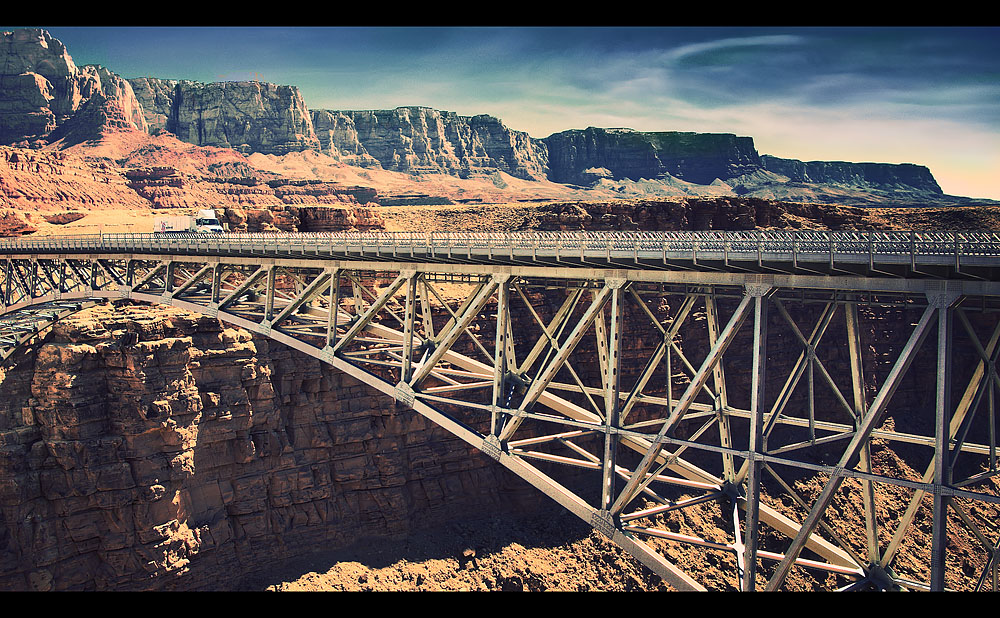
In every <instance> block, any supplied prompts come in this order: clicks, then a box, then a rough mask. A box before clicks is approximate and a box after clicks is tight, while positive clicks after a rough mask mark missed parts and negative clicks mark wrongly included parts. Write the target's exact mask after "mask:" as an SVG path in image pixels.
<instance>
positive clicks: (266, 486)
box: [0, 306, 534, 590]
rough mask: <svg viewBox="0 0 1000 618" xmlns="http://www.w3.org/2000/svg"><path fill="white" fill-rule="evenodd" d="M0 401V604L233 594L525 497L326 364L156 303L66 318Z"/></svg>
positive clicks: (473, 457)
mask: <svg viewBox="0 0 1000 618" xmlns="http://www.w3.org/2000/svg"><path fill="white" fill-rule="evenodd" d="M0 391H2V393H3V397H2V398H0V513H2V518H0V520H2V523H3V525H2V526H0V589H2V590H94V589H99V590H131V589H160V590H169V589H231V588H232V587H233V586H235V585H236V584H237V583H238V581H239V579H240V578H241V577H243V576H245V575H247V574H249V573H251V572H253V571H255V570H259V569H260V568H266V567H267V566H268V565H273V564H275V562H276V561H280V560H282V559H285V558H290V557H293V556H297V555H303V554H308V553H310V552H312V551H315V550H316V549H318V548H322V547H329V548H333V547H337V546H343V545H347V544H350V543H352V542H355V541H358V540H361V539H364V538H367V537H380V538H386V537H399V536H402V535H406V534H408V533H409V532H410V531H411V530H413V529H414V528H419V527H421V526H427V525H428V524H429V523H430V522H432V521H434V520H435V519H439V518H447V516H448V515H449V513H451V514H453V513H455V512H457V511H460V510H466V511H467V512H474V511H477V510H480V511H481V510H483V509H490V510H497V511H503V510H504V509H516V508H517V507H518V505H519V503H520V502H521V497H528V496H531V494H530V493H529V492H531V491H532V490H531V489H530V488H529V487H528V486H527V484H524V483H519V482H516V481H514V480H513V479H512V478H511V477H509V476H508V475H507V474H506V473H505V472H503V469H502V468H501V467H500V466H496V465H495V464H494V463H493V462H492V460H490V459H488V458H486V457H484V456H483V455H481V454H480V453H479V452H478V451H476V450H475V449H474V448H472V447H470V446H467V445H465V443H464V442H461V441H460V440H457V439H456V438H454V437H451V436H450V435H449V434H448V433H447V432H446V431H444V430H443V429H440V428H439V427H437V426H435V425H434V424H433V423H431V422H430V421H427V420H426V419H424V418H423V417H421V416H420V415H418V414H414V413H413V412H412V411H409V410H406V409H403V408H399V407H398V406H396V404H395V403H394V402H393V401H392V400H391V399H388V398H386V397H384V396H381V395H380V394H378V393H377V392H376V391H373V390H372V389H370V388H368V387H366V386H364V385H362V384H360V383H358V382H356V381H354V380H353V379H351V378H349V377H347V376H346V375H344V374H340V373H337V372H335V371H334V370H332V369H331V368H330V367H328V366H327V365H325V364H322V363H320V362H319V361H317V360H315V359H311V358H309V357H306V356H304V355H302V354H300V353H297V352H295V351H292V350H290V349H289V348H285V347H284V346H280V345H276V344H272V343H270V342H269V341H268V340H267V339H261V338H257V337H256V336H251V335H250V334H249V333H247V332H245V331H241V330H239V329H233V328H230V327H227V326H224V325H223V324H221V323H219V322H218V321H217V320H214V319H208V318H202V317H198V316H195V315H191V314H187V313H184V312H180V311H176V310H172V309H170V308H162V307H160V308H149V307H145V308H144V307H138V306H133V307H130V306H125V307H123V308H121V309H117V310H114V309H111V308H95V309H93V310H89V311H86V312H84V313H80V314H77V315H76V316H74V317H72V318H70V319H68V320H66V321H64V322H61V323H60V324H58V325H57V326H56V327H55V328H54V330H53V332H52V333H51V335H50V336H48V337H47V338H45V340H44V341H43V342H41V343H39V344H38V345H36V346H33V347H30V348H28V349H26V350H25V351H24V352H23V354H21V355H20V358H19V360H16V361H15V362H14V363H13V364H10V363H8V364H7V365H5V366H4V368H3V369H0ZM501 494H502V495H503V499H502V500H501V498H500V495H501ZM531 501H534V500H531Z"/></svg>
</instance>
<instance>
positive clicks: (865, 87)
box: [4, 26, 1000, 199]
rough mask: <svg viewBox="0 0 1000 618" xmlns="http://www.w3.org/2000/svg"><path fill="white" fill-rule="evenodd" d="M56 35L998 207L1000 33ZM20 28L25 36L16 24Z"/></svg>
mask: <svg viewBox="0 0 1000 618" xmlns="http://www.w3.org/2000/svg"><path fill="white" fill-rule="evenodd" d="M38 27H43V28H45V29H46V30H48V31H49V32H50V33H51V34H52V36H54V37H55V38H57V39H59V40H61V41H62V42H63V43H64V44H65V45H66V46H67V48H68V49H69V53H70V54H71V55H72V56H73V59H74V61H75V62H76V63H77V64H80V65H83V64H102V65H104V66H105V67H107V68H108V69H110V70H112V71H114V72H115V73H118V74H119V75H122V76H124V77H140V76H153V77H162V78H173V79H191V80H196V81H203V82H212V81H225V80H245V79H259V80H262V81H267V82H273V83H278V84H288V85H294V86H298V87H299V88H300V90H301V92H302V94H303V97H304V98H305V101H306V104H307V105H308V106H309V107H310V108H312V109H386V108H392V107H396V106H401V105H424V106H428V107H433V108H436V109H442V110H448V111H453V112H457V113H459V114H462V115H474V114H490V115H493V116H497V117H499V118H501V119H502V120H503V121H504V124H506V125H507V126H509V127H511V128H513V129H518V130H522V131H527V132H528V133H529V134H530V135H532V136H533V137H546V136H548V135H550V134H551V133H554V132H557V131H562V130H565V129H574V128H585V127H588V126H598V127H630V128H633V129H636V130H641V131H700V132H719V133H735V134H737V135H745V136H750V137H753V138H754V142H755V145H756V147H757V150H758V152H760V153H761V154H772V155H775V156H781V157H788V158H796V159H802V160H842V161H876V162H885V163H917V164H921V165H927V166H928V167H930V169H931V171H932V172H933V173H934V175H935V177H936V178H937V180H938V182H939V183H940V184H941V186H942V188H943V189H944V191H945V192H946V193H950V194H954V195H965V196H970V197H986V198H993V199H1000V28H995V27H991V28H943V27H942V28H937V27H934V28H887V27H872V28H846V27H837V28H744V27H727V28H701V27H697V28H696V27H682V28H638V27H628V28H618V27H614V28H612V27H608V28H601V27H579V28H576V27H572V28H571V27H510V28H507V27H443V28H429V27H416V28H402V27H388V28H383V27H350V28H332V27H331V28H306V27H274V28H265V27H255V28H225V27H199V28H188V27H155V28H138V27H136V28H133V27H111V28H96V27H79V28H78V27H46V26H38ZM4 29H5V30H7V29H10V28H4Z"/></svg>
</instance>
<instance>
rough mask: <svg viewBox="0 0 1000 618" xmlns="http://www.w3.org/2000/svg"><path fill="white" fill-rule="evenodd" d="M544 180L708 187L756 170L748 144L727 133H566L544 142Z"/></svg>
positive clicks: (756, 160)
mask: <svg viewBox="0 0 1000 618" xmlns="http://www.w3.org/2000/svg"><path fill="white" fill-rule="evenodd" d="M545 143H546V145H547V146H548V150H549V179H550V180H552V181H554V182H565V183H574V184H589V183H590V182H592V181H593V176H594V174H595V172H594V170H600V176H601V177H608V176H609V175H610V177H612V178H615V179H623V178H628V179H630V180H639V179H642V178H646V179H654V178H658V177H662V176H663V175H664V174H670V175H671V176H674V177H676V178H680V179H681V180H686V181H688V182H693V183H697V184H705V185H707V184H710V183H711V182H712V181H713V180H715V179H717V178H718V179H720V180H725V179H726V178H732V177H735V176H740V175H742V174H746V173H750V172H752V171H754V170H757V169H759V168H760V158H759V156H758V155H757V151H756V149H754V146H753V139H752V138H749V137H737V136H735V135H732V134H728V133H718V134H716V133H682V132H675V131H672V132H658V133H644V132H639V131H633V130H631V129H599V128H595V127H590V128H587V129H584V130H571V131H563V132H561V133H555V134H553V135H550V136H549V137H547V138H545Z"/></svg>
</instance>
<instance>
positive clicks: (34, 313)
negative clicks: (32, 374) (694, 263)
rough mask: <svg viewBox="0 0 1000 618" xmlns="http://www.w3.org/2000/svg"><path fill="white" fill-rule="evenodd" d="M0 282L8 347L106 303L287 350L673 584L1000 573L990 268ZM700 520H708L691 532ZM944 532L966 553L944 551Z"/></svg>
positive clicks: (167, 259)
mask: <svg viewBox="0 0 1000 618" xmlns="http://www.w3.org/2000/svg"><path fill="white" fill-rule="evenodd" d="M0 296H2V308H3V313H2V318H0V350H2V354H3V358H4V359H6V358H7V357H8V356H9V355H10V353H11V352H12V351H13V350H14V349H15V348H16V346H17V345H19V344H20V343H22V342H23V341H24V340H26V339H28V338H30V337H31V336H33V335H34V334H35V333H37V332H38V331H39V330H41V329H44V328H45V327H46V326H47V325H49V324H51V323H52V322H53V321H54V320H57V319H59V317H61V316H62V315H65V314H66V313H68V312H72V311H76V310H79V309H80V308H83V307H84V306H86V304H87V303H91V302H94V301H95V300H99V299H122V298H127V299H133V300H136V301H144V302H149V303H158V304H165V305H172V306H174V307H178V308H182V309H187V310H190V311H193V312H197V313H201V314H205V315H209V316H213V317H217V318H218V319H220V320H223V321H226V322H229V323H231V324H234V325H236V326H240V327H242V328H245V329H248V330H251V331H253V332H255V333H258V334H260V335H263V336H267V337H270V338H271V339H274V340H276V341H279V342H281V343H283V344H286V345H288V346H291V347H293V348H295V349H297V350H299V351H301V352H303V353H305V354H309V355H311V356H313V357H316V358H318V359H320V360H322V361H323V362H326V363H329V364H330V365H332V366H334V367H336V368H337V369H339V370H342V371H344V372H346V373H348V374H350V375H351V376H353V377H355V378H357V379H359V380H361V381H363V382H365V383H366V384H368V385H370V386H372V387H373V388H375V389H377V390H379V391H381V392H382V393H384V394H386V395H388V396H391V397H393V398H394V399H395V400H396V401H397V402H399V403H400V404H403V405H406V406H409V407H411V408H412V409H414V410H416V411H417V412H419V413H420V414H423V415H425V416H426V417H428V418H430V419H431V420H433V421H434V422H436V423H438V424H439V425H441V426H442V427H444V428H446V429H447V430H449V431H450V432H451V433H453V434H455V435H456V436H458V437H459V438H461V439H463V440H465V441H466V442H468V443H470V444H472V445H473V446H476V447H478V448H479V449H481V450H482V452H484V453H485V454H487V455H488V456H489V457H491V458H493V459H494V460H496V461H497V462H498V463H500V464H501V465H503V466H505V467H506V468H508V469H509V470H511V471H513V472H514V473H515V474H517V475H518V476H520V477H521V478H523V479H525V480H526V481H527V482H529V483H531V484H532V485H534V486H535V487H537V488H538V489H540V490H541V491H543V492H544V493H545V494H546V495H548V496H549V497H551V498H552V499H554V500H555V501H556V502H558V503H559V504H561V505H562V506H563V507H565V508H566V509H568V510H569V511H571V512H572V513H574V514H575V515H577V516H578V517H580V518H581V519H583V520H584V521H586V522H588V523H589V524H590V525H591V526H593V528H595V529H596V530H597V531H599V532H600V533H601V534H603V535H605V536H606V537H607V538H608V539H610V540H611V541H613V542H614V543H615V544H617V545H618V546H620V547H622V548H624V549H625V550H627V551H628V552H629V553H630V554H632V555H633V556H635V557H636V558H637V559H638V560H640V561H641V562H642V563H643V564H645V565H646V566H647V567H649V568H650V569H652V570H653V571H654V572H656V573H657V574H658V575H660V576H661V577H662V578H663V579H664V580H665V581H666V582H668V583H669V584H671V585H672V586H674V587H675V588H678V589H696V590H697V589H704V588H706V586H707V585H706V584H705V583H704V582H702V581H699V576H700V575H703V573H702V570H700V569H699V568H698V567H693V568H689V567H686V566H681V564H691V563H692V560H691V559H690V558H691V557H697V558H698V561H700V562H704V561H706V560H707V561H708V562H709V563H710V564H713V565H716V566H722V567H729V568H731V570H732V577H731V579H730V581H729V582H728V584H720V583H718V582H713V583H712V584H711V587H720V586H722V587H725V586H731V587H733V588H738V589H741V590H755V589H767V590H776V589H782V588H795V587H796V586H798V585H799V583H798V582H801V581H802V580H803V578H804V579H806V580H808V579H810V578H811V579H813V580H818V581H819V582H820V585H822V586H824V587H830V588H844V589H860V588H884V589H900V588H912V589H930V590H941V589H946V588H956V589H957V588H972V589H985V588H990V589H993V590H996V588H997V585H998V557H1000V550H998V537H1000V528H998V523H997V517H996V513H997V512H998V505H1000V498H998V496H997V491H996V489H997V485H996V480H997V479H996V477H997V473H998V466H997V439H996V427H997V421H996V413H995V407H996V394H995V393H996V390H997V388H998V387H1000V374H998V372H997V357H998V356H1000V311H997V310H998V308H1000V288H998V287H997V286H996V284H994V283H992V282H989V281H982V280H941V279H932V278H915V277H914V278H908V277H893V278H885V279H880V278H879V277H877V276H864V275H845V276H833V277H831V276H824V277H814V276H800V275H795V274H782V273H776V274H775V273H771V274H768V273H753V272H706V273H703V272H697V271H691V270H685V271H683V272H678V271H671V270H647V269H635V270H628V269H607V268H605V269H601V268H579V267H577V268H570V267H556V266H534V265H525V266H517V265H510V264H506V265H491V264H456V263H449V262H447V261H443V262H437V263H423V262H416V263H415V262H393V261H361V260H357V261H352V260H333V259H291V258H289V259H281V258H252V257H228V256H185V255H172V256H164V255H156V254H113V253H107V254H100V253H90V254H70V255H64V254H40V255H9V256H7V257H6V259H5V260H4V261H3V262H2V272H0ZM915 376H916V377H915ZM927 376H932V378H928V377H927ZM900 392H908V393H910V396H907V397H905V398H903V399H902V402H899V399H900V397H899V396H898V395H899V393H900ZM894 396H895V397H894ZM887 445H888V446H891V447H892V449H893V452H897V451H898V452H899V453H902V454H901V455H899V456H898V458H897V459H893V458H891V457H889V456H888V455H887V453H888V451H887ZM893 462H895V465H892V464H893ZM886 494H892V495H894V496H897V497H898V496H904V498H905V500H904V502H905V503H906V504H907V507H906V509H905V511H903V512H902V513H900V512H896V511H893V510H890V509H888V508H887V507H886V505H885V503H884V499H883V496H884V495H886ZM832 511H836V512H837V514H836V517H831V516H830V514H831V512H832ZM697 518H707V520H708V521H710V522H712V523H713V525H714V526H715V528H714V529H712V530H710V531H709V532H707V533H706V532H704V531H703V530H702V531H701V532H698V533H695V532H693V528H692V522H694V521H695V520H696V519H697ZM854 521H856V522H857V525H843V522H854ZM928 522H929V526H930V534H929V538H930V541H929V546H923V545H921V543H919V542H918V541H917V540H915V538H916V539H919V538H920V537H919V535H920V534H923V532H921V531H923V530H925V529H926V527H927V526H928ZM699 534H701V535H702V536H699ZM914 535H916V537H915V536H914ZM949 535H951V538H955V535H960V536H962V538H965V539H968V540H969V542H970V543H972V544H973V545H978V550H977V552H974V554H975V555H972V556H963V559H964V560H965V562H963V563H962V564H961V565H959V564H958V563H957V562H956V559H955V557H954V556H952V555H951V554H949V552H948V551H947V549H948V547H949V542H950V541H949ZM969 565H972V567H974V572H973V573H971V574H970V572H969V570H970V566H969Z"/></svg>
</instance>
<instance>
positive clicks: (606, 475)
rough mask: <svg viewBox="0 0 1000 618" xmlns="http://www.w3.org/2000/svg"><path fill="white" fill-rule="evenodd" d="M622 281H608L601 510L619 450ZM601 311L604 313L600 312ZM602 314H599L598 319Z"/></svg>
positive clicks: (608, 496)
mask: <svg viewBox="0 0 1000 618" xmlns="http://www.w3.org/2000/svg"><path fill="white" fill-rule="evenodd" d="M624 285H625V281H623V280H610V281H608V286H610V287H611V289H612V292H611V332H610V334H609V337H608V340H607V348H606V349H607V353H608V362H607V368H606V377H605V379H604V380H602V381H603V382H604V432H605V433H604V459H603V466H602V468H603V469H602V476H603V478H602V479H601V510H602V511H606V510H608V508H609V507H610V506H611V501H612V499H613V498H614V491H615V477H617V474H616V471H615V469H616V465H617V457H616V453H617V452H618V433H617V431H616V430H617V429H618V428H619V427H618V425H619V418H618V415H619V411H620V410H621V398H620V397H619V396H618V395H619V393H620V391H621V346H622V341H621V340H622V326H623V320H624V316H625V308H624V305H625V302H624V300H625V299H624V297H623V296H622V291H623V289H622V288H623V287H624ZM602 313H603V312H602ZM602 317H603V316H598V318H599V319H601V318H602ZM601 321H602V322H603V319H601Z"/></svg>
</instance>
